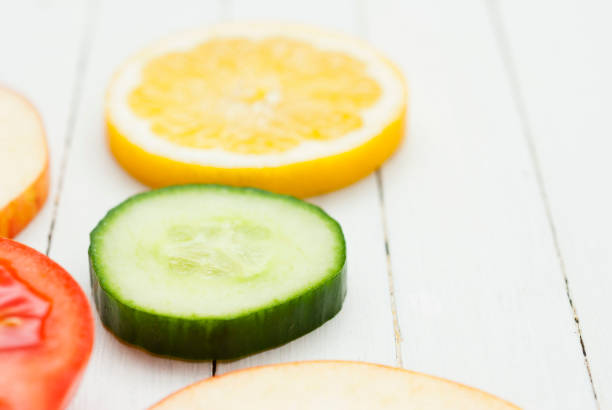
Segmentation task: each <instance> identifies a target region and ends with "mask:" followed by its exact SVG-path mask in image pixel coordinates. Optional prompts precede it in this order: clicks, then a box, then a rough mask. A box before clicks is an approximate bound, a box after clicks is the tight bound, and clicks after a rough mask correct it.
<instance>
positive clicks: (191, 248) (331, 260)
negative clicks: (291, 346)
mask: <svg viewBox="0 0 612 410" xmlns="http://www.w3.org/2000/svg"><path fill="white" fill-rule="evenodd" d="M89 258H90V266H91V283H92V287H93V293H94V300H95V303H96V307H97V309H98V312H99V314H100V318H101V320H102V323H103V324H104V325H105V326H106V327H107V328H108V329H109V330H111V331H112V332H113V333H114V334H115V335H117V336H118V337H119V338H121V339H123V340H125V341H127V342H128V343H131V344H134V345H137V346H140V347H143V348H145V349H146V350H149V351H151V352H153V353H157V354H161V355H168V356H175V357H181V358H186V359H230V358H236V357H240V356H244V355H246V354H249V353H253V352H257V351H260V350H264V349H267V348H270V347H274V346H278V345H281V344H283V343H286V342H288V341H290V340H293V339H295V338H297V337H299V336H301V335H304V334H306V333H308V332H310V331H311V330H313V329H315V328H317V327H319V326H320V325H321V324H323V323H324V322H326V321H327V320H329V319H330V318H332V317H333V316H334V315H335V314H336V313H338V311H339V310H340V308H341V307H342V302H343V301H344V296H345V294H346V267H345V260H346V247H345V241H344V236H343V234H342V229H341V228H340V225H339V224H338V223H337V222H336V221H335V220H333V219H332V218H331V217H330V216H329V215H327V214H326V213H325V212H324V211H323V210H321V209H320V208H318V207H316V206H314V205H312V204H309V203H306V202H304V201H301V200H299V199H297V198H293V197H290V196H284V195H278V194H273V193H270V192H266V191H262V190H259V189H253V188H236V187H228V186H220V185H182V186H172V187H167V188H162V189H158V190H154V191H149V192H146V193H143V194H139V195H135V196H133V197H131V198H129V199H128V200H126V201H125V202H123V203H122V204H120V205H118V206H117V207H115V208H113V209H112V210H111V211H110V212H109V213H108V214H107V215H106V216H105V217H104V218H103V219H102V220H101V221H100V222H99V223H98V225H97V226H96V228H95V229H94V230H93V231H92V233H91V244H90V247H89Z"/></svg>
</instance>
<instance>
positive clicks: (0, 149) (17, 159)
mask: <svg viewBox="0 0 612 410" xmlns="http://www.w3.org/2000/svg"><path fill="white" fill-rule="evenodd" d="M48 191H49V157H48V154H47V143H46V138H45V130H44V127H43V124H42V120H41V119H40V116H39V115H38V112H37V111H36V109H35V108H34V107H33V106H32V104H30V103H29V102H28V100H26V99H25V98H24V97H22V96H21V95H19V94H17V93H15V92H13V91H10V90H7V89H5V88H0V237H9V238H12V237H14V236H15V235H17V233H19V231H21V230H22V229H23V228H24V227H25V226H26V225H27V224H28V223H29V222H30V221H31V220H32V218H34V216H35V215H36V213H37V212H38V211H39V210H40V208H41V207H42V205H43V203H44V202H45V199H47V194H48Z"/></svg>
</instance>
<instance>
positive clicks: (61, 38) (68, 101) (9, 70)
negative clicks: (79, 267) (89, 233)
mask: <svg viewBox="0 0 612 410" xmlns="http://www.w3.org/2000/svg"><path fill="white" fill-rule="evenodd" d="M85 6H86V4H85V3H83V2H79V1H63V2H54V3H51V4H47V5H43V4H41V2H38V1H34V0H24V1H18V2H10V4H9V3H8V2H7V3H4V4H2V5H0V51H1V52H2V57H1V58H0V85H3V86H8V87H10V88H12V89H14V90H16V91H17V92H20V93H22V94H23V95H25V96H26V98H28V99H29V100H30V101H31V102H32V104H33V105H34V106H35V107H36V108H37V109H38V111H39V112H40V114H41V117H42V119H43V123H44V126H45V130H46V132H47V143H48V147H49V155H50V158H51V160H50V175H51V181H50V191H49V196H48V198H47V202H46V203H45V205H44V207H43V209H42V210H41V212H40V213H39V214H38V215H37V216H36V217H35V218H34V220H33V221H32V222H31V223H30V224H29V225H28V226H27V227H26V228H25V229H24V230H23V231H22V232H21V233H20V234H19V235H18V236H17V237H16V238H15V239H16V240H18V241H21V242H23V243H25V244H27V245H29V246H31V247H33V248H35V249H37V250H39V251H40V252H45V251H46V249H47V241H48V234H49V230H50V225H51V223H52V220H53V216H54V212H55V207H54V203H53V202H54V199H55V198H56V197H57V193H58V185H59V180H60V178H59V175H60V169H61V163H62V160H63V158H64V152H65V145H66V144H65V140H66V136H67V133H68V129H69V127H70V125H69V124H70V116H71V112H72V110H71V106H72V99H73V96H74V88H75V86H76V81H75V75H76V72H77V65H78V61H79V56H80V54H81V47H80V45H81V40H82V38H83V34H84V31H85V25H84V21H85V13H86V7H85ZM58 21H61V22H62V24H61V25H58V23H57V22H58ZM49 79H53V81H49Z"/></svg>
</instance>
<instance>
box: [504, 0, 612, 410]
mask: <svg viewBox="0 0 612 410" xmlns="http://www.w3.org/2000/svg"><path fill="white" fill-rule="evenodd" d="M499 14H500V16H501V26H502V27H501V29H502V30H504V32H505V34H506V37H507V46H508V50H507V52H508V54H509V60H510V61H509V63H510V64H511V65H512V66H513V67H511V68H512V69H513V70H514V73H515V76H516V81H517V86H518V87H519V93H518V95H517V98H519V99H520V101H519V103H520V104H521V105H522V108H523V110H524V113H523V114H524V122H525V128H526V129H527V131H528V132H529V133H530V134H531V135H530V136H531V138H532V141H533V147H534V151H535V160H536V161H537V162H538V164H539V166H540V169H541V174H542V180H543V183H544V188H545V190H544V193H545V195H546V197H547V200H548V201H549V204H550V206H549V209H550V217H551V223H552V225H553V227H554V229H555V231H556V235H557V239H558V246H559V253H560V256H561V258H562V261H563V265H564V269H565V274H566V276H567V279H568V291H569V296H570V297H571V298H572V302H573V305H574V307H575V309H576V313H577V318H578V319H579V325H580V327H581V329H582V336H583V341H584V346H585V352H586V356H587V359H588V362H589V365H590V368H591V373H592V378H593V384H594V387H595V391H596V393H597V396H598V399H599V404H600V405H601V408H602V409H610V408H612V351H611V350H610V344H611V343H612V322H611V321H610V320H609V317H608V314H609V313H610V312H611V311H612V299H611V298H610V296H609V293H610V289H612V276H611V275H610V272H611V271H612V258H611V255H612V236H611V232H612V217H611V216H610V210H611V209H612V191H611V190H610V188H609V186H610V182H609V180H610V175H612V162H611V161H610V153H611V152H612V140H611V139H610V137H611V136H612V123H610V113H611V112H612V100H611V99H610V96H611V95H612V77H611V76H610V73H612V51H611V39H612V26H610V22H609V20H610V16H612V3H610V2H608V1H591V2H573V1H558V2H535V3H534V2H527V1H503V2H500V3H499Z"/></svg>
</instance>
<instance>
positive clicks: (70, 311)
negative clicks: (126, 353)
mask: <svg viewBox="0 0 612 410" xmlns="http://www.w3.org/2000/svg"><path fill="white" fill-rule="evenodd" d="M0 264H2V266H3V267H4V268H5V269H7V270H8V271H10V272H11V274H12V275H13V276H14V277H15V278H17V280H19V281H21V282H22V283H24V284H25V285H27V286H28V287H29V288H30V289H32V290H33V291H34V292H35V293H36V294H37V295H40V296H41V297H42V298H44V299H45V300H47V301H49V302H50V309H49V312H48V313H47V316H46V317H45V319H44V321H43V323H42V328H41V331H42V341H41V342H40V343H38V344H36V345H33V346H29V347H24V348H16V349H2V350H0V409H1V410H5V409H14V410H56V409H63V408H65V407H66V406H67V405H68V403H69V401H70V399H71V398H72V395H73V394H74V392H75V390H76V387H77V386H78V383H79V381H80V379H81V376H82V374H83V372H84V370H85V367H86V365H87V362H88V361H89V357H90V355H91V351H92V348H93V340H94V324H93V316H92V312H91V308H90V306H89V302H88V301H87V297H86V296H85V294H84V293H83V291H82V290H81V288H80V286H79V285H78V283H77V282H76V281H75V280H74V279H73V278H72V276H70V274H68V273H67V272H66V271H65V270H64V269H63V268H62V267H61V266H59V265H58V264H57V263H55V262H53V261H52V260H51V259H49V258H48V257H47V256H45V255H43V254H41V253H39V252H38V251H36V250H34V249H32V248H29V247H27V246H25V245H23V244H20V243H18V242H15V241H12V240H10V239H5V238H0Z"/></svg>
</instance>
